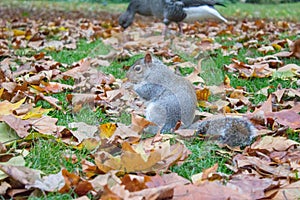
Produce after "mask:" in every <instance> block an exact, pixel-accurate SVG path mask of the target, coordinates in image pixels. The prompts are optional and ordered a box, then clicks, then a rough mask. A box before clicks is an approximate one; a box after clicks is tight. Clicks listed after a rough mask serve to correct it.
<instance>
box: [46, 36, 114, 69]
mask: <svg viewBox="0 0 300 200" xmlns="http://www.w3.org/2000/svg"><path fill="white" fill-rule="evenodd" d="M108 52H109V47H107V46H105V45H104V44H103V42H102V41H101V40H95V41H93V42H90V43H87V42H86V41H85V40H83V39H81V40H79V42H78V43H77V48H76V50H74V51H72V50H67V49H63V50H61V51H58V52H56V51H46V53H47V55H50V56H51V57H52V58H53V59H54V60H56V61H58V62H61V63H65V64H69V65H70V64H72V63H74V62H76V61H79V60H81V59H83V58H86V57H91V58H94V57H96V56H98V55H105V54H107V53H108Z"/></svg>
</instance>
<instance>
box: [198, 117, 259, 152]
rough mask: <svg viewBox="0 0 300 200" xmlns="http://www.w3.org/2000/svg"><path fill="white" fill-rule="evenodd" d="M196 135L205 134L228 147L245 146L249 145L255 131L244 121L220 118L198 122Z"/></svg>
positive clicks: (249, 123) (241, 119)
mask: <svg viewBox="0 0 300 200" xmlns="http://www.w3.org/2000/svg"><path fill="white" fill-rule="evenodd" d="M196 133H197V134H199V133H200V134H206V135H208V138H210V137H212V138H213V139H217V140H218V141H219V142H220V143H222V144H228V145H229V146H245V145H248V144H250V142H251V140H252V139H253V137H254V136H255V134H256V129H255V127H254V126H253V125H252V124H251V122H249V121H248V120H246V119H243V118H235V117H222V118H217V119H211V120H205V121H202V122H200V124H199V126H198V129H197V131H196Z"/></svg>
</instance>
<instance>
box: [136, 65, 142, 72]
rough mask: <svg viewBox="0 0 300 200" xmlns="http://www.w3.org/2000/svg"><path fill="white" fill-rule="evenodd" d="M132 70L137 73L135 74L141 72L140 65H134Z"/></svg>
mask: <svg viewBox="0 0 300 200" xmlns="http://www.w3.org/2000/svg"><path fill="white" fill-rule="evenodd" d="M134 70H135V71H137V72H140V71H141V70H142V67H141V66H140V65H136V66H135V67H134Z"/></svg>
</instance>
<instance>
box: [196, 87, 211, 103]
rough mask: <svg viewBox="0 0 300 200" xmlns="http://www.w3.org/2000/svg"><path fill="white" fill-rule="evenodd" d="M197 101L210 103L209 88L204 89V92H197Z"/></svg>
mask: <svg viewBox="0 0 300 200" xmlns="http://www.w3.org/2000/svg"><path fill="white" fill-rule="evenodd" d="M196 96H197V100H201V101H208V97H209V96H210V91H209V89H208V88H203V89H202V90H196Z"/></svg>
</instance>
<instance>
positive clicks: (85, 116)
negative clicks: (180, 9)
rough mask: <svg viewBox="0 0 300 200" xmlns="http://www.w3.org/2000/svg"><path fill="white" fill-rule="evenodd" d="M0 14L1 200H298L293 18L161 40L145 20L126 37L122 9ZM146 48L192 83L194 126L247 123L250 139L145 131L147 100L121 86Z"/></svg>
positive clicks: (192, 29) (199, 29) (240, 22)
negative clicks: (246, 142)
mask: <svg viewBox="0 0 300 200" xmlns="http://www.w3.org/2000/svg"><path fill="white" fill-rule="evenodd" d="M25 7H26V6H25ZM0 11H1V14H2V16H1V18H0V66H1V68H0V152H1V154H0V169H1V171H0V195H2V196H1V197H3V198H17V197H20V198H32V199H35V198H61V199H72V198H80V199H99V198H101V199H165V198H174V199H199V197H201V198H203V199H297V198H300V195H299V188H300V180H299V171H300V151H299V150H300V149H299V148H300V147H299V129H300V115H299V112H300V104H299V99H300V90H299V86H300V81H299V77H300V66H299V65H300V61H299V59H300V40H299V34H300V32H299V31H300V24H299V22H292V21H284V20H280V21H275V20H266V19H256V20H255V19H237V20H232V19H231V20H229V23H228V24H222V23H216V22H203V23H200V22H199V23H195V24H189V25H188V24H185V25H184V26H183V31H184V34H182V35H177V30H176V26H175V25H171V27H170V29H171V30H170V32H169V34H168V36H167V37H164V36H162V35H161V32H162V30H163V24H162V23H158V22H157V21H155V20H153V19H151V18H142V17H138V18H137V20H136V21H135V23H134V24H133V26H132V27H130V28H128V29H127V30H125V31H123V30H121V28H120V27H118V25H117V17H118V14H110V13H105V12H97V11H95V12H93V13H92V14H91V13H89V12H81V11H71V12H70V11H66V12H64V11H62V10H55V9H47V8H35V7H30V8H24V7H15V6H13V7H12V6H9V5H8V6H2V7H1V8H0ZM297 37H298V38H297ZM146 51H150V52H152V53H153V54H154V55H156V56H158V57H159V58H160V59H161V60H162V61H163V62H164V63H166V64H167V65H168V66H169V67H170V68H172V69H174V72H175V73H179V74H182V75H185V76H186V78H187V79H189V80H190V81H192V82H193V83H194V85H195V91H196V94H197V98H198V105H199V112H198V113H197V115H198V118H201V119H203V118H206V117H214V116H216V115H219V114H222V115H224V114H225V115H230V116H232V115H233V116H236V115H239V116H243V117H246V118H248V119H249V120H251V121H252V122H253V124H254V125H255V127H256V128H257V129H258V133H257V135H258V136H257V137H256V138H255V140H254V141H253V143H252V145H250V146H247V147H245V148H244V149H243V150H241V149H240V148H232V147H228V146H227V147H226V146H225V147H223V148H218V147H216V148H213V147H211V146H212V145H211V143H210V141H206V140H204V141H202V140H203V138H202V137H201V136H195V135H194V134H193V133H194V130H184V131H183V130H178V131H177V133H178V134H164V135H160V134H158V135H156V136H147V135H144V134H141V132H142V130H143V128H144V127H145V126H147V125H148V122H147V121H146V120H145V119H144V118H143V117H141V116H142V115H143V113H144V106H143V103H142V101H141V100H140V99H137V98H136V95H135V94H134V93H133V92H132V91H130V90H129V89H128V88H127V87H126V80H125V79H124V78H125V72H126V70H127V69H128V67H129V66H130V65H131V64H132V63H133V62H134V61H135V60H136V59H138V58H140V57H141V56H142V55H143V54H144V53H145V52H146ZM208 152H213V153H210V154H209V155H210V156H207V155H208V154H204V153H208ZM215 157H217V159H214V158H215ZM203 163H209V164H207V165H205V164H203ZM225 168H226V169H225Z"/></svg>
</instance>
